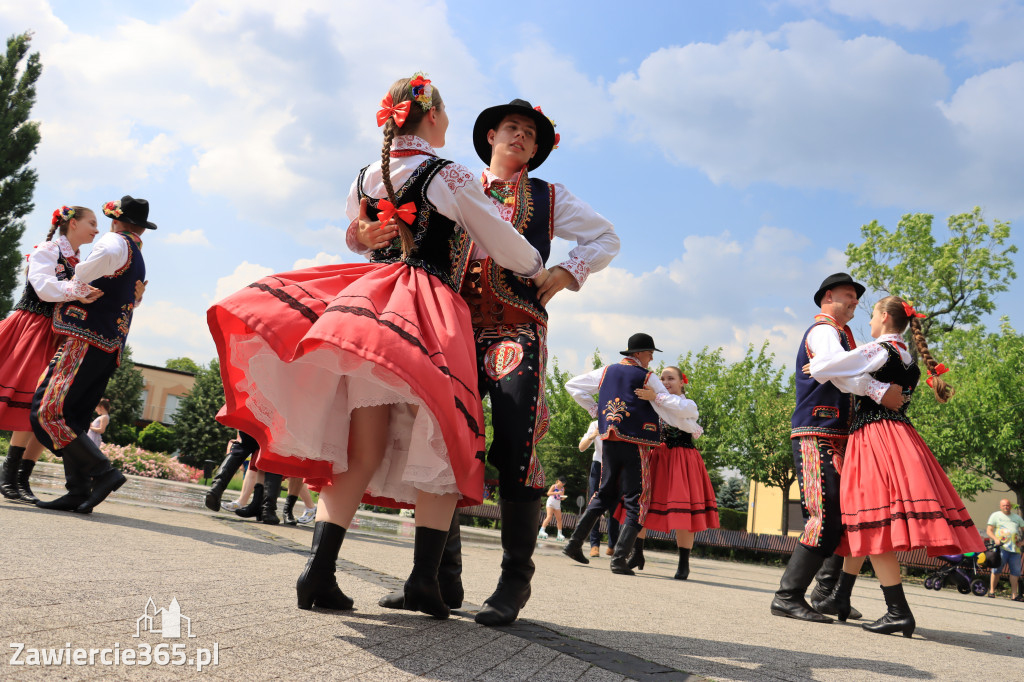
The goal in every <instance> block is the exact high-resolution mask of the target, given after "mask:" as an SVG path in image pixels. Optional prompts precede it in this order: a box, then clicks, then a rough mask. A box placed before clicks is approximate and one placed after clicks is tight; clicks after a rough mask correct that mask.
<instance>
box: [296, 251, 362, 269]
mask: <svg viewBox="0 0 1024 682" xmlns="http://www.w3.org/2000/svg"><path fill="white" fill-rule="evenodd" d="M349 255H352V254H349ZM346 262H351V261H350V260H346V259H345V258H343V257H342V256H339V255H338V254H335V253H327V252H326V251H321V252H320V253H318V254H316V255H315V256H313V257H312V258H300V259H298V260H297V261H295V265H293V266H292V269H293V270H303V269H305V268H315V267H319V266H321V265H337V264H338V263H346Z"/></svg>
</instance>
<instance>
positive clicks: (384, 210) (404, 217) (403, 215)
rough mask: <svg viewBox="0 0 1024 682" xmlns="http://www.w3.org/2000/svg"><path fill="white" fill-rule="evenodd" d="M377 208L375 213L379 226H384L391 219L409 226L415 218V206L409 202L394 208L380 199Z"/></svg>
mask: <svg viewBox="0 0 1024 682" xmlns="http://www.w3.org/2000/svg"><path fill="white" fill-rule="evenodd" d="M377 208H378V209H379V211H378V213H377V220H379V221H380V222H381V224H385V223H387V222H388V221H390V220H391V219H392V218H395V217H397V218H398V219H399V220H401V221H402V222H404V223H405V224H406V225H411V224H412V221H413V218H415V217H416V204H414V203H412V202H411V201H410V202H409V203H407V204H402V205H401V206H399V207H397V208H395V205H394V204H392V203H391V202H390V201H388V200H387V199H381V200H380V203H378V204H377Z"/></svg>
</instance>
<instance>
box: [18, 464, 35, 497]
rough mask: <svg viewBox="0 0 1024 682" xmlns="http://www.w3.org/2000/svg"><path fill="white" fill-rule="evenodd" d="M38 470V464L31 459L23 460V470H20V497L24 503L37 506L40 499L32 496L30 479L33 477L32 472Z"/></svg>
mask: <svg viewBox="0 0 1024 682" xmlns="http://www.w3.org/2000/svg"><path fill="white" fill-rule="evenodd" d="M35 468H36V463H35V461H34V460H31V459H23V460H21V469H19V470H18V495H19V497H20V499H21V501H22V502H28V503H29V504H35V503H36V502H38V501H39V498H38V497H36V496H35V495H33V494H32V486H31V484H30V483H29V479H30V478H31V477H32V470H33V469H35Z"/></svg>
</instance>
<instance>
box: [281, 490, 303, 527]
mask: <svg viewBox="0 0 1024 682" xmlns="http://www.w3.org/2000/svg"><path fill="white" fill-rule="evenodd" d="M298 501H299V496H298V495H289V496H288V497H286V498H285V500H284V525H286V526H297V525H299V522H298V521H296V520H295V514H294V513H293V512H294V511H295V503H296V502H298Z"/></svg>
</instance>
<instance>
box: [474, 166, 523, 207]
mask: <svg viewBox="0 0 1024 682" xmlns="http://www.w3.org/2000/svg"><path fill="white" fill-rule="evenodd" d="M480 184H481V185H483V186H484V189H485V190H487V193H488V194H489V195H490V196H492V197H494V198H495V200H497V201H500V202H501V203H502V204H504V205H505V206H508V205H509V204H513V203H515V200H516V183H514V182H502V181H498V180H495V181H494V182H492V183H491V185H490V187H488V186H487V174H486V173H481V174H480Z"/></svg>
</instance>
